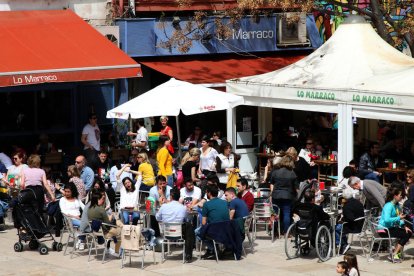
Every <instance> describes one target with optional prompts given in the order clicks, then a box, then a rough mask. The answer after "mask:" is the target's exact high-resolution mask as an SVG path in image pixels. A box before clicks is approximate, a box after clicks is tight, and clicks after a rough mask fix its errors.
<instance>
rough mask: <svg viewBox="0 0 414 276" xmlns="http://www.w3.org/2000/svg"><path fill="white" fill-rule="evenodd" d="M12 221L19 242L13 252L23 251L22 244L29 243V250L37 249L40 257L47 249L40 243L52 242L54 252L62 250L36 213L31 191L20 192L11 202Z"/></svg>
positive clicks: (36, 209) (35, 202) (34, 200)
mask: <svg viewBox="0 0 414 276" xmlns="http://www.w3.org/2000/svg"><path fill="white" fill-rule="evenodd" d="M12 214H13V221H14V227H15V228H16V229H17V236H18V237H19V241H18V242H16V243H15V244H14V251H16V252H21V251H23V243H22V242H25V243H27V242H29V248H30V249H33V250H34V249H38V250H39V253H40V254H41V255H45V254H47V253H48V251H49V249H48V247H47V246H46V245H45V244H44V243H41V242H44V241H53V244H52V248H53V250H55V251H61V250H62V247H63V246H62V244H61V243H58V242H56V240H55V238H54V237H53V236H52V234H51V232H50V230H49V229H48V228H47V226H46V224H45V223H44V221H43V219H42V217H41V214H39V212H38V208H37V199H36V194H35V192H34V191H33V190H31V189H25V190H21V191H20V192H19V195H18V197H17V199H16V200H14V202H13V213H12Z"/></svg>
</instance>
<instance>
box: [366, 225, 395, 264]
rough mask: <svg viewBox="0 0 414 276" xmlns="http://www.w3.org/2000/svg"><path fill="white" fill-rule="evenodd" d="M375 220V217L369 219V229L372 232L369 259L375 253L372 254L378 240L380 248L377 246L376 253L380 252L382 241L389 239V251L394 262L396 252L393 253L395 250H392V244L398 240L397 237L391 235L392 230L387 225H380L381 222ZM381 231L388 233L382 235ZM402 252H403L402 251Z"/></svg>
mask: <svg viewBox="0 0 414 276" xmlns="http://www.w3.org/2000/svg"><path fill="white" fill-rule="evenodd" d="M374 221H375V219H373V220H368V225H369V229H370V230H371V232H372V237H371V246H370V250H369V256H368V260H369V258H371V257H372V256H373V255H372V250H373V248H374V244H375V243H376V242H377V241H379V244H378V248H377V252H376V254H375V255H378V252H379V250H380V247H381V243H382V241H388V251H389V254H390V255H391V260H392V262H394V254H393V252H392V244H393V243H394V242H396V241H397V239H396V238H394V237H391V235H390V232H389V231H388V228H385V227H383V226H379V224H378V223H376V222H374ZM380 231H384V233H385V234H386V236H385V237H382V236H381V235H380V234H379V233H380ZM401 253H402V252H401Z"/></svg>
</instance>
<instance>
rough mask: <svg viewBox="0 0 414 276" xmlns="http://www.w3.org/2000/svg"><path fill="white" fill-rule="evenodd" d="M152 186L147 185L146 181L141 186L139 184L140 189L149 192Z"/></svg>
mask: <svg viewBox="0 0 414 276" xmlns="http://www.w3.org/2000/svg"><path fill="white" fill-rule="evenodd" d="M151 188H152V187H150V186H147V185H145V184H144V183H141V186H139V190H140V191H144V192H148V191H149V190H150V189H151Z"/></svg>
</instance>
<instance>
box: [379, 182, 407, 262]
mask: <svg viewBox="0 0 414 276" xmlns="http://www.w3.org/2000/svg"><path fill="white" fill-rule="evenodd" d="M401 199H402V190H401V189H400V188H392V189H390V190H388V192H387V198H386V202H387V203H385V205H384V208H383V209H382V213H381V218H380V220H379V223H378V224H379V225H378V227H379V229H381V228H388V233H386V232H385V233H380V235H384V236H386V237H388V234H389V235H390V236H391V237H393V238H397V239H398V244H397V245H396V246H395V249H394V252H393V255H394V256H389V257H388V259H389V260H390V261H393V262H394V263H400V262H401V261H402V260H401V251H402V250H403V249H404V245H405V244H406V243H407V242H408V240H409V239H410V237H411V235H412V234H413V232H412V230H411V229H410V228H409V227H408V226H406V225H405V223H404V218H405V216H406V215H405V214H404V213H403V212H402V210H401V207H400V205H399V202H400V201H401Z"/></svg>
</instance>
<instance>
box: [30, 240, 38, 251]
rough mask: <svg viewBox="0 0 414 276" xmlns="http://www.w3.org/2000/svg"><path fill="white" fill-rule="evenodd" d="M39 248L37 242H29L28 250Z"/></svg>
mask: <svg viewBox="0 0 414 276" xmlns="http://www.w3.org/2000/svg"><path fill="white" fill-rule="evenodd" d="M38 247H39V242H38V241H37V240H31V241H30V242H29V248H30V249H32V250H36V249H37V248H38Z"/></svg>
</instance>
